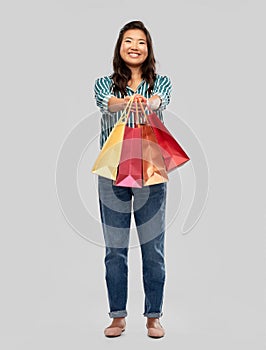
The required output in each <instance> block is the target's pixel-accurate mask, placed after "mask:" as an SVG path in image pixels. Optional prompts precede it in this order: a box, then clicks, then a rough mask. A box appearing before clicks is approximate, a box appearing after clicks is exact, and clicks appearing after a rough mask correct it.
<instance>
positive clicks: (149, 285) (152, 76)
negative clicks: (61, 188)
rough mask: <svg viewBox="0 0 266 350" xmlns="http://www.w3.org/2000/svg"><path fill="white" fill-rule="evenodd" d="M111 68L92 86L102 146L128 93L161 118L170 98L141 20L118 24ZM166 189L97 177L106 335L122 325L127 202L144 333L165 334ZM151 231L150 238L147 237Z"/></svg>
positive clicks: (116, 333)
mask: <svg viewBox="0 0 266 350" xmlns="http://www.w3.org/2000/svg"><path fill="white" fill-rule="evenodd" d="M113 69H114V72H113V74H111V75H110V76H105V77H101V78H98V79H97V80H96V82H95V87H94V91H95V99H96V103H97V106H98V107H99V108H100V110H101V112H102V119H101V137H100V146H101V147H102V146H103V145H104V143H105V141H106V140H107V138H108V136H109V135H110V133H111V131H112V129H113V127H114V126H115V124H116V122H117V121H118V120H119V118H120V116H121V113H122V111H123V109H124V108H125V106H126V104H127V102H128V100H129V99H130V97H131V96H132V95H134V96H135V99H138V100H140V101H141V102H143V105H145V104H146V103H147V104H149V106H150V108H151V109H152V110H156V113H157V115H158V117H159V118H160V119H161V120H163V115H162V111H163V110H164V109H165V108H166V106H167V105H168V103H169V102H170V93H171V90H172V85H171V82H170V79H169V78H168V77H167V76H161V75H159V74H156V72H155V58H154V54H153V48H152V40H151V37H150V34H149V32H148V30H147V29H146V28H145V26H144V24H143V23H142V22H140V21H133V22H130V23H128V24H126V25H125V26H124V27H123V28H122V29H121V31H120V33H119V37H118V40H117V43H116V46H115V51H114V58H113ZM147 113H148V112H147ZM132 123H133V125H132ZM128 126H131V127H132V126H134V118H133V120H131V119H130V117H129V120H128ZM166 191H167V187H166V183H160V184H156V185H152V186H145V187H142V188H137V189H136V188H131V187H122V186H115V185H114V184H113V182H112V180H110V179H107V178H104V177H101V176H99V178H98V194H99V204H100V215H101V221H102V229H103V235H104V240H105V244H106V254H105V259H104V261H105V267H106V275H105V279H106V285H107V290H108V300H109V307H110V312H109V316H110V317H111V318H113V321H112V323H111V325H110V326H109V327H107V328H106V329H105V330H104V334H105V335H106V336H107V337H117V336H120V335H121V334H122V332H123V331H124V330H125V327H126V321H125V317H126V316H127V309H126V304H127V294H128V293H127V284H128V265H127V257H128V245H129V233H130V221H131V207H132V204H133V209H134V217H135V222H136V227H137V232H138V237H139V241H140V246H141V253H142V263H143V282H144V291H145V304H144V313H143V315H144V316H146V317H147V322H146V327H147V328H148V336H150V337H153V338H161V337H163V336H164V329H163V327H162V326H161V324H160V321H159V318H160V317H161V316H162V304H163V290H164V283H165V262H164V234H165V232H164V231H165V206H166ZM133 199H134V200H133ZM140 203H142V204H141V205H140ZM119 208H120V209H119ZM145 223H146V225H147V224H148V226H147V227H148V229H147V230H146V231H145V230H144V229H143V227H144V226H145ZM145 227H146V226H145ZM144 231H145V232H144ZM150 234H152V236H153V238H152V239H150V240H148V241H147V240H146V239H147V237H148V236H149V235H150ZM149 237H150V236H149Z"/></svg>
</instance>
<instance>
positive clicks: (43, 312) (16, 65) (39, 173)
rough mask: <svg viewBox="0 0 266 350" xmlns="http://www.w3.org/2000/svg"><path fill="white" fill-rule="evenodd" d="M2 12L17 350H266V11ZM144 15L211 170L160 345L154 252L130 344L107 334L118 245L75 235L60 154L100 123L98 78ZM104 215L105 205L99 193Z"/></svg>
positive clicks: (177, 236) (174, 254)
mask: <svg viewBox="0 0 266 350" xmlns="http://www.w3.org/2000/svg"><path fill="white" fill-rule="evenodd" d="M1 8H2V9H1V21H0V23H1V46H2V47H1V52H2V53H1V125H2V127H1V138H0V139H1V162H2V167H1V169H2V171H1V179H2V180H1V213H2V215H1V224H2V225H1V226H2V230H1V241H2V242H1V254H0V257H1V264H0V266H1V306H0V309H1V313H0V314H1V316H0V317H1V327H0V329H1V343H0V346H1V348H4V349H6V350H9V349H12V350H13V349H18V348H19V349H28V350H29V349H39V350H41V349H47V348H49V349H58V348H64V349H73V348H77V349H87V348H88V347H92V346H97V347H99V348H104V347H108V348H114V347H116V348H122V347H125V346H126V347H127V348H135V347H136V346H138V345H143V346H145V347H146V348H151V347H152V348H158V347H160V346H162V345H163V346H164V347H165V348H168V349H170V348H172V347H173V345H174V344H175V346H177V347H178V348H181V347H182V349H184V350H185V349H194V348H195V346H197V347H199V348H204V349H206V350H207V349H213V348H214V349H216V350H219V349H224V348H230V349H231V348H234V349H251V348H255V349H258V350H259V349H263V348H264V347H265V299H264V298H265V236H264V234H265V154H264V150H265V141H264V130H265V128H264V124H263V119H264V118H265V78H266V76H265V61H266V57H265V56H266V55H265V29H266V28H265V6H264V2H263V1H251V0H250V1H248V0H246V1H240V0H239V1H237V0H231V1H228V0H226V1H225V0H224V1H208V0H204V1H196V0H195V1H191V0H188V1H176V2H175V6H173V4H172V3H170V1H163V2H154V1H146V2H145V4H144V2H143V1H138V0H136V1H134V2H130V1H122V0H120V1H115V0H113V1H112V2H107V1H96V0H95V1H90V2H89V1H81V0H79V1H75V2H74V1H72V2H71V1H62V0H61V1H60V0H54V1H42V2H38V1H29V0H26V1H24V2H19V1H13V2H10V3H7V2H3V3H2V6H1ZM133 19H140V20H143V21H144V23H145V24H146V26H147V27H148V28H149V29H150V31H151V34H152V37H153V41H154V49H155V54H156V57H157V60H158V62H159V65H158V71H159V72H160V73H162V74H167V75H169V76H170V77H171V79H172V82H173V87H174V90H173V94H172V101H171V105H170V107H169V108H171V110H172V111H174V112H175V113H176V114H177V115H178V116H180V118H182V119H183V120H184V121H185V122H186V123H187V124H188V125H189V126H190V127H191V129H192V130H193V132H194V133H195V134H196V135H197V137H198V139H199V140H200V142H201V144H202V147H203V148H204V151H205V153H206V156H207V159H208V164H209V171H210V184H209V185H210V189H209V197H208V201H207V204H206V208H205V210H204V213H203V215H202V217H201V219H200V220H199V222H198V224H197V225H196V226H195V227H194V229H193V230H192V231H191V232H190V233H189V234H188V235H185V236H184V235H182V234H181V233H180V226H181V224H182V223H183V221H184V217H185V215H186V213H187V211H188V207H187V203H189V202H190V201H191V198H192V197H191V196H192V194H193V191H192V190H191V189H192V188H193V186H194V183H193V177H192V176H191V172H190V168H189V166H187V167H185V168H184V169H183V170H182V176H183V179H184V186H185V190H184V205H183V204H182V205H181V210H180V213H179V214H180V215H179V217H178V218H177V219H176V220H175V222H174V224H172V225H171V227H170V228H169V231H168V232H167V240H166V254H167V284H166V293H165V302H164V316H163V317H162V323H163V325H164V326H165V328H166V331H167V336H166V337H165V338H163V339H161V340H158V341H155V340H153V339H149V338H148V337H147V336H146V330H145V318H144V317H143V316H142V312H143V292H142V283H141V264H140V253H139V249H131V250H130V257H129V265H130V274H129V278H130V281H129V304H128V311H129V317H128V320H127V323H128V327H127V331H126V334H125V335H124V336H123V337H121V338H118V339H111V340H110V339H106V338H104V336H103V329H104V327H106V326H107V325H108V323H109V320H110V319H109V317H108V315H107V311H108V306H107V298H106V290H105V283H104V265H103V257H104V249H103V248H102V247H99V246H98V245H97V244H92V243H90V242H89V241H87V240H86V239H83V238H82V237H80V235H78V234H77V233H76V232H75V230H74V229H73V228H72V227H71V225H69V223H68V222H67V221H66V219H65V217H64V215H63V214H62V212H61V210H60V208H59V203H58V199H57V195H56V188H55V167H56V160H57V156H58V152H59V149H60V147H61V145H62V143H63V141H64V139H65V137H66V135H67V134H68V133H69V131H70V130H71V129H72V128H73V127H74V125H76V124H77V123H79V122H80V120H82V118H84V117H85V116H87V115H90V114H92V113H94V112H96V111H97V109H96V106H95V101H94V97H93V92H92V88H93V84H94V81H95V79H96V78H97V77H98V76H102V75H105V74H109V73H110V72H111V63H112V54H113V48H114V44H115V41H116V39H117V35H118V31H119V29H120V28H121V27H122V26H123V25H124V24H125V23H126V22H128V21H129V20H133ZM95 132H96V133H97V131H95ZM173 179H174V178H173ZM173 179H172V180H173ZM90 203H91V206H92V207H94V208H96V209H97V202H96V200H95V198H94V196H92V197H91V200H90ZM168 205H169V206H171V205H174V203H172V202H171V201H170V202H169V204H168ZM98 230H99V231H98V234H99V235H101V231H100V226H99V225H98Z"/></svg>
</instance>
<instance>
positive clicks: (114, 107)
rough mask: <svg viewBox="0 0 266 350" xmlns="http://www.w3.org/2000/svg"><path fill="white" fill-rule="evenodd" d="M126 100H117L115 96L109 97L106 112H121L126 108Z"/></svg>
mask: <svg viewBox="0 0 266 350" xmlns="http://www.w3.org/2000/svg"><path fill="white" fill-rule="evenodd" d="M126 103H127V102H126V100H125V99H124V98H118V97H115V96H112V97H110V99H109V101H108V110H109V111H110V112H111V113H114V112H118V111H121V110H122V109H124V108H125V107H126Z"/></svg>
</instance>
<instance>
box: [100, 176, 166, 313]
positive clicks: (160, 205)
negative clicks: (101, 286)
mask: <svg viewBox="0 0 266 350" xmlns="http://www.w3.org/2000/svg"><path fill="white" fill-rule="evenodd" d="M166 190H167V185H166V183H163V184H156V185H152V186H145V187H143V188H131V187H119V186H115V185H113V181H112V180H109V179H106V178H104V177H101V176H99V177H98V192H99V204H100V214H101V221H102V228H103V235H104V240H105V260H104V262H105V269H106V274H105V280H106V285H107V291H108V300H109V308H110V312H109V316H110V317H111V318H116V317H125V316H127V308H126V304H127V296H128V289H127V288H128V249H129V248H128V247H129V233H130V222H131V211H132V203H133V212H134V218H135V223H136V227H137V233H138V239H139V243H140V248H141V255H142V274H143V286H144V292H145V302H144V313H143V315H144V316H146V317H160V316H162V314H163V313H162V304H163V294H164V284H165V277H166V276H165V275H166V273H165V260H164V236H165V207H166Z"/></svg>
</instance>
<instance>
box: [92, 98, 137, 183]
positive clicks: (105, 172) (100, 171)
mask: <svg viewBox="0 0 266 350" xmlns="http://www.w3.org/2000/svg"><path fill="white" fill-rule="evenodd" d="M133 100H134V96H132V98H131V99H130V100H129V102H128V104H127V106H126V108H125V109H124V112H123V113H122V115H121V117H120V119H119V120H118V121H117V123H116V124H115V126H114V127H113V129H112V131H111V133H110V135H109V136H108V138H107V140H106V141H105V143H104V145H103V148H102V149H101V151H100V153H99V155H98V157H97V159H96V161H95V163H94V166H93V168H92V172H93V173H94V174H97V175H100V176H103V177H106V178H108V179H111V180H115V179H116V176H117V168H118V165H119V162H120V157H121V150H122V144H123V138H124V132H125V126H126V122H127V118H128V114H129V113H130V108H131V105H132V102H133Z"/></svg>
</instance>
